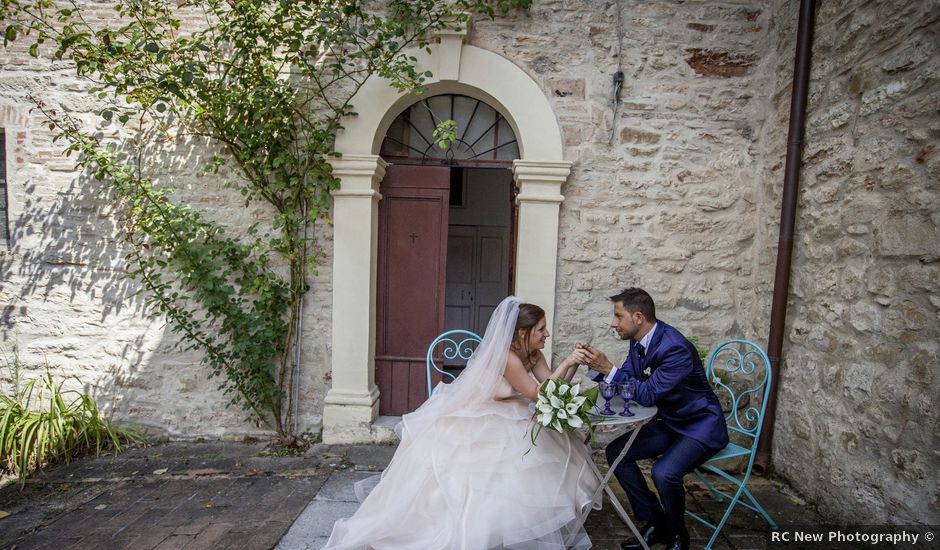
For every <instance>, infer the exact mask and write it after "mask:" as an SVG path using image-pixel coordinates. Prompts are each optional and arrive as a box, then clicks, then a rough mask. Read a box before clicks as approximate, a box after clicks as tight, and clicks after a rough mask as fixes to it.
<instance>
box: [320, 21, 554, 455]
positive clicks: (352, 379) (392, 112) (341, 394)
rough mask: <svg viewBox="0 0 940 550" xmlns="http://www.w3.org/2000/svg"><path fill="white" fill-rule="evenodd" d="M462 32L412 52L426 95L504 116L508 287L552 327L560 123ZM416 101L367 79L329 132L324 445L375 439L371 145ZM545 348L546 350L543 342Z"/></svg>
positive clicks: (374, 159) (514, 70) (374, 172)
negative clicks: (508, 135) (513, 226)
mask: <svg viewBox="0 0 940 550" xmlns="http://www.w3.org/2000/svg"><path fill="white" fill-rule="evenodd" d="M465 36H466V31H448V32H442V33H439V38H440V42H439V43H438V44H435V45H433V46H432V47H431V52H430V53H428V52H426V51H424V50H421V51H414V52H412V55H414V56H415V57H416V58H417V59H418V70H419V71H424V70H430V71H432V73H433V74H434V80H432V81H431V82H429V83H428V85H427V90H428V91H427V94H428V95H436V94H444V93H455V94H463V95H467V96H470V97H474V98H477V99H480V100H482V101H484V102H486V103H488V104H490V105H491V106H493V107H495V108H497V109H499V110H500V111H501V112H502V113H503V114H504V116H506V118H507V119H508V120H509V123H510V125H511V126H512V129H513V131H514V132H515V134H516V138H517V140H518V143H519V152H520V156H521V158H520V159H518V160H516V161H514V162H513V178H514V180H515V184H516V186H517V187H518V189H519V193H518V195H517V199H516V200H517V206H518V211H519V221H518V235H517V239H518V241H517V242H518V244H517V254H516V265H515V274H516V294H517V295H519V296H521V297H524V298H525V299H527V300H531V301H532V302H534V303H537V304H539V305H541V306H542V307H543V308H545V311H546V314H547V316H548V319H547V321H548V324H549V326H553V325H552V323H553V319H554V309H555V281H556V260H557V254H558V212H559V206H560V204H561V202H562V201H563V200H564V197H563V196H562V195H561V185H562V184H563V183H564V182H565V181H566V180H567V178H568V175H569V174H570V173H571V162H568V161H565V160H564V158H563V149H562V136H561V131H560V129H559V127H558V122H557V120H556V118H555V113H554V112H553V111H552V108H551V105H550V104H549V102H548V99H547V98H546V97H545V94H544V93H543V92H542V90H541V88H540V87H539V85H538V84H537V83H536V82H535V81H534V80H532V79H531V78H530V77H529V76H528V75H527V74H526V73H525V72H524V71H522V69H520V68H519V67H517V66H516V65H514V64H513V63H512V62H510V61H509V60H507V59H506V58H504V57H501V56H499V55H497V54H495V53H492V52H489V51H486V50H484V49H481V48H477V47H474V46H469V45H466V44H464V43H463V41H464V38H465ZM418 99H419V98H418V97H417V96H415V95H413V94H401V93H399V92H398V91H396V90H395V89H394V88H392V87H391V86H389V85H388V83H387V82H385V81H383V80H381V79H378V78H376V79H372V80H369V81H368V82H367V83H366V84H365V85H364V86H363V87H362V88H361V89H360V91H359V93H358V94H357V96H356V98H355V99H354V103H355V106H356V110H357V112H358V116H356V117H354V118H351V119H349V120H348V121H347V122H346V127H345V130H344V131H342V132H341V133H340V134H339V135H338V136H337V139H336V150H337V151H338V152H340V153H342V155H343V156H342V157H341V158H338V159H335V160H333V161H331V163H332V165H333V172H334V174H336V176H337V177H338V178H339V179H340V182H341V184H340V188H339V189H338V190H336V191H334V192H333V201H334V204H333V220H334V224H333V250H334V255H333V281H334V283H333V312H332V316H333V326H332V380H333V386H332V388H331V389H330V390H329V392H328V393H327V395H326V399H325V404H324V409H323V440H324V441H325V442H327V443H349V442H363V441H373V440H376V439H377V438H381V437H382V436H381V434H380V433H379V432H377V431H376V430H375V429H373V422H374V421H375V419H376V417H377V415H378V399H379V392H378V388H377V387H376V385H375V372H374V370H375V369H374V357H375V331H376V267H377V262H376V260H377V258H376V256H377V250H378V245H377V243H378V203H379V201H380V200H381V199H382V196H381V194H380V193H379V184H380V182H381V181H382V178H383V176H384V175H385V167H386V163H385V161H384V160H382V159H381V158H380V157H379V156H378V152H379V148H380V147H381V143H382V139H383V137H384V136H385V133H386V131H387V130H388V128H389V126H390V125H391V123H392V121H393V120H394V119H395V117H396V116H398V114H399V113H401V112H402V111H403V110H404V109H406V108H407V107H408V106H410V105H411V104H413V103H414V102H415V101H417V100H418ZM366 320H368V323H367V322H366ZM546 352H547V354H548V357H551V341H549V342H547V343H546ZM386 433H387V432H386Z"/></svg>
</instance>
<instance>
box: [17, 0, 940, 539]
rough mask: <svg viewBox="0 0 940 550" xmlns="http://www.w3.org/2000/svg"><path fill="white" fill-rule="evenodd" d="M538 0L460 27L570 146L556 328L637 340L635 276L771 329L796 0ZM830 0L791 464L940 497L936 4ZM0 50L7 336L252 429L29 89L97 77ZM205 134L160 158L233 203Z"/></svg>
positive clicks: (215, 197)
mask: <svg viewBox="0 0 940 550" xmlns="http://www.w3.org/2000/svg"><path fill="white" fill-rule="evenodd" d="M533 4H534V5H533V6H532V8H531V10H530V11H529V13H527V14H516V15H512V16H510V17H508V18H505V19H497V20H496V21H489V20H486V19H482V18H481V19H479V20H478V21H476V23H475V25H474V27H473V29H472V30H471V32H470V36H469V39H468V40H469V42H470V43H471V44H473V45H476V46H480V47H482V48H485V49H488V50H491V51H494V52H496V53H498V54H500V55H503V56H505V57H506V58H508V59H510V60H511V61H512V62H514V63H515V64H516V65H518V66H519V67H521V68H522V69H523V70H524V71H526V72H527V73H528V74H529V75H530V76H531V77H532V78H533V79H534V80H535V81H536V82H537V83H539V84H540V85H541V86H542V88H543V90H544V92H545V94H546V95H547V96H548V97H549V98H550V99H551V102H552V105H553V107H554V109H555V110H556V113H557V116H558V120H559V122H560V124H561V127H562V131H563V134H564V138H565V155H566V157H567V158H568V159H569V160H571V161H573V162H574V168H573V173H572V175H571V177H570V179H569V181H568V183H567V184H566V185H565V187H564V188H563V193H564V195H565V196H566V200H565V202H564V203H563V204H562V207H561V235H560V250H559V260H558V293H557V309H556V312H555V319H556V322H555V327H554V330H555V339H554V340H555V347H556V352H557V353H563V352H564V351H565V350H566V349H567V348H569V347H570V346H571V345H572V344H573V343H574V342H576V341H591V342H593V343H594V344H595V345H597V346H598V347H600V348H601V349H603V350H605V351H606V352H608V354H609V355H610V356H611V358H612V359H615V360H616V359H619V358H621V357H622V356H623V353H624V347H623V344H622V343H618V342H616V341H615V340H614V339H613V338H612V337H611V336H610V335H609V332H608V330H607V329H606V326H607V323H608V321H609V315H610V303H609V301H608V300H607V297H608V296H610V295H611V294H613V293H615V292H616V291H618V290H620V289H622V288H623V287H626V286H633V285H639V286H643V287H645V288H647V289H648V290H649V291H650V292H651V293H652V294H653V296H654V298H655V299H656V301H657V304H658V306H659V307H658V312H659V316H660V317H661V318H662V319H663V320H665V321H667V322H669V323H671V324H673V325H676V326H677V327H679V328H680V329H681V330H683V331H684V332H685V333H686V334H687V335H689V336H697V337H698V338H699V339H700V340H701V341H702V343H703V344H704V345H706V346H713V345H715V344H716V343H718V342H720V341H722V340H724V339H727V338H730V337H746V338H750V339H753V340H755V341H757V342H759V343H760V344H762V345H764V344H766V335H767V329H768V323H769V312H770V296H771V291H772V287H773V269H774V261H775V254H776V243H777V231H778V225H777V224H778V220H779V216H780V212H779V209H780V191H781V187H782V182H783V161H784V156H785V151H786V138H787V136H786V128H787V118H788V110H789V100H790V88H789V86H790V79H791V77H792V63H793V52H794V43H795V36H796V11H797V5H798V2H796V1H795V0H793V1H783V0H774V1H772V2H753V1H750V0H727V1H719V2H705V1H697V2H678V1H666V0H660V1H655V0H654V1H644V2H636V1H627V0H623V1H622V2H621V4H620V5H621V7H622V11H621V16H622V17H621V23H620V24H618V18H617V5H618V4H617V3H615V2H596V1H594V0H536V1H535V2H534V3H533ZM821 5H822V7H821V9H820V12H819V14H818V18H817V32H816V41H815V46H814V61H813V83H812V88H811V98H810V111H809V120H808V127H807V139H806V149H805V153H804V163H805V171H804V173H803V179H802V190H801V196H800V211H799V219H798V222H797V232H798V237H797V239H796V244H795V251H794V265H793V281H792V288H791V300H790V310H789V315H788V320H789V322H788V325H787V339H786V341H785V346H784V363H783V365H782V369H781V384H780V400H779V409H778V411H779V412H778V417H777V427H776V444H775V448H774V462H773V464H774V467H775V469H776V470H777V471H778V472H780V473H782V474H783V475H784V476H786V477H788V478H789V479H791V480H792V481H793V482H794V484H795V485H796V487H797V488H798V489H799V490H800V491H802V492H803V493H804V494H805V495H807V496H808V497H809V498H810V499H811V500H813V501H814V502H817V503H818V504H819V506H820V507H821V509H822V510H823V511H824V512H826V514H827V515H830V516H832V517H837V518H840V519H846V520H849V519H851V520H853V521H855V522H858V521H860V520H864V521H868V522H881V521H892V522H894V521H896V522H933V523H937V522H938V517H937V513H936V510H937V509H938V500H940V498H938V487H937V484H936V481H935V477H936V476H935V475H933V473H934V472H935V471H936V469H937V468H938V466H940V464H938V448H940V447H938V445H937V434H938V431H940V430H938V428H940V423H938V413H937V412H936V404H937V401H938V399H937V397H938V395H937V387H938V386H937V383H936V375H935V373H934V371H935V370H936V366H937V355H938V347H940V345H938V343H937V342H938V341H940V338H938V336H940V335H938V332H940V329H938V326H940V323H938V320H940V317H938V315H940V313H938V311H940V299H938V297H937V296H938V295H940V293H938V281H940V272H938V270H940V268H938V266H940V262H938V260H940V248H938V244H937V243H938V242H940V235H938V230H937V227H938V224H940V211H938V206H937V205H938V204H940V201H938V183H937V182H938V181H940V152H938V151H937V148H936V144H937V138H938V133H940V123H938V119H937V113H936V106H937V100H938V92H937V85H936V84H937V76H936V75H937V68H938V59H940V56H938V55H937V53H938V52H937V36H936V30H935V29H936V28H937V24H936V23H937V19H938V16H937V10H936V8H933V11H931V10H930V8H929V6H930V5H931V3H922V2H917V1H915V0H898V1H894V2H858V1H856V2H824V3H821ZM0 56H2V59H3V69H2V70H0V124H2V126H3V127H5V128H6V130H7V153H8V168H9V171H8V174H9V175H8V178H9V186H10V187H9V188H10V193H11V197H10V199H11V224H12V227H11V229H12V231H11V232H12V236H13V238H12V247H11V248H10V249H9V250H8V251H3V252H0V277H2V279H0V315H2V327H3V336H2V344H0V345H2V346H3V348H4V349H5V350H6V351H7V353H8V355H9V350H10V346H11V345H12V344H13V343H14V342H16V343H17V344H18V346H19V350H20V352H19V353H20V359H21V360H23V361H24V362H25V363H26V364H27V365H28V366H29V367H30V368H31V369H33V370H34V371H36V370H38V369H41V368H42V367H41V365H42V364H43V363H44V362H45V361H48V363H49V364H51V365H54V366H55V369H56V372H57V373H59V374H63V375H69V374H76V375H79V376H80V377H81V378H82V380H83V381H84V382H85V383H86V384H87V385H88V386H89V388H90V389H91V391H92V393H94V394H95V395H96V396H98V397H99V399H100V400H101V401H102V402H103V403H104V404H105V405H107V406H108V407H109V409H110V410H113V411H114V412H115V414H116V415H117V417H118V418H121V419H124V420H132V421H135V422H139V423H144V424H149V425H153V426H160V427H161V428H162V429H165V431H166V432H167V433H168V434H170V435H172V436H174V437H197V436H223V437H225V436H238V435H242V434H250V433H257V431H256V429H255V428H254V427H252V426H249V425H246V424H245V423H244V421H243V415H242V414H241V412H240V411H238V410H235V409H226V408H225V407H224V403H225V399H224V398H223V397H222V396H221V395H220V394H219V392H218V391H216V390H215V385H216V384H215V383H214V382H213V381H211V380H207V379H206V377H205V370H204V369H202V368H200V367H199V366H198V365H197V363H198V359H199V358H198V357H197V356H194V355H192V354H188V353H183V352H180V351H178V350H177V349H176V348H175V347H174V345H175V344H176V343H177V341H176V339H175V336H174V335H173V334H172V333H169V332H168V331H167V330H166V328H165V327H164V325H163V322H162V321H161V320H159V319H150V318H148V317H147V316H146V312H145V311H144V309H143V304H142V303H141V302H140V300H139V299H138V298H134V297H132V295H133V291H134V290H135V288H134V287H133V285H132V284H130V283H128V282H127V281H126V280H124V279H123V278H122V277H121V257H122V254H123V252H124V249H123V247H122V245H121V243H120V242H119V241H118V240H117V238H116V231H115V229H116V226H115V223H116V220H115V218H114V214H113V212H111V210H110V209H109V206H108V203H107V201H106V200H104V199H102V198H101V197H99V196H97V195H96V193H95V186H94V182H93V181H90V180H89V179H88V177H87V175H85V174H79V173H76V172H75V171H74V169H73V167H72V164H71V162H69V161H67V160H64V159H63V158H61V157H60V156H59V151H60V147H59V146H57V145H53V144H51V142H50V138H51V135H50V133H49V132H48V131H47V130H46V129H45V127H44V125H43V124H42V121H41V119H40V117H39V116H38V115H36V114H35V113H32V114H31V113H30V112H29V102H28V101H27V100H26V94H27V93H28V92H33V93H34V94H36V95H38V96H39V97H40V98H42V99H43V100H45V101H46V102H47V103H54V104H57V105H61V106H63V107H64V108H65V109H66V110H68V111H69V112H71V113H72V114H74V115H76V116H80V117H82V118H83V119H84V120H86V121H87V122H88V123H89V124H90V125H95V124H99V125H100V123H99V122H98V117H97V116H96V115H94V112H95V110H96V105H95V104H94V102H93V101H92V100H91V99H90V98H89V96H88V95H87V94H86V93H85V92H84V84H82V83H80V82H78V81H77V80H75V79H74V77H73V71H72V70H71V69H70V68H68V67H67V66H65V65H60V66H57V67H56V68H55V69H53V70H50V69H49V68H48V67H47V66H46V65H44V64H43V62H39V61H35V60H32V59H31V58H29V57H28V56H27V55H26V52H25V45H24V44H18V45H16V46H14V47H12V48H8V49H5V50H3V51H2V52H0ZM618 68H619V69H621V70H623V72H624V74H625V83H624V86H623V90H622V92H621V94H620V97H621V102H620V104H619V105H617V106H614V105H613V104H612V103H611V89H612V76H613V74H614V73H615V72H616V71H617V70H618ZM99 129H100V130H101V131H102V132H104V133H106V134H108V135H113V136H114V137H115V138H118V137H119V134H118V132H117V131H116V130H115V128H114V127H111V126H108V125H104V126H99ZM191 145H192V144H191V143H165V144H158V145H155V147H159V148H160V150H161V151H163V153H162V155H160V156H157V157H155V158H156V160H157V165H158V166H160V167H161V168H160V171H159V173H160V174H161V178H163V179H164V180H165V181H167V182H168V183H169V184H172V185H175V186H176V187H177V188H179V189H180V192H181V193H186V194H188V195H189V196H191V197H192V198H193V199H194V201H195V202H196V203H197V204H199V205H200V206H202V207H204V208H205V211H206V212H208V213H209V215H210V216H217V217H218V219H229V220H230V219H232V218H233V216H231V215H230V213H231V212H240V210H238V204H239V200H238V199H237V198H235V197H232V196H231V195H230V194H229V192H228V191H227V190H226V189H225V188H224V187H223V186H222V185H221V183H220V182H219V181H207V180H206V179H205V178H197V177H195V176H194V175H193V174H194V173H195V172H196V166H198V161H199V158H200V157H201V156H202V155H204V154H205V150H204V149H202V148H200V147H192V146H191ZM265 215H266V213H265V212H263V211H257V212H252V213H248V214H246V217H247V218H248V219H246V220H233V227H238V226H240V225H241V224H242V223H247V222H248V220H249V219H257V218H259V217H263V216H265ZM319 231H320V232H321V235H322V236H323V239H324V241H323V242H324V245H325V246H326V248H327V252H328V255H327V257H326V259H325V263H324V265H323V267H322V268H321V271H320V274H319V276H318V277H317V278H316V280H315V281H314V284H313V289H314V290H313V291H312V292H311V294H310V295H309V297H308V300H307V304H306V306H307V315H306V316H305V319H304V332H303V334H304V349H303V357H304V360H303V365H304V371H303V379H302V382H301V387H300V390H301V397H302V401H301V406H300V411H301V415H302V422H301V425H302V426H303V427H309V428H312V429H314V430H315V429H316V428H317V427H318V425H319V423H320V413H321V411H322V400H323V396H324V394H325V391H326V389H327V388H328V387H329V384H330V379H329V373H330V368H331V365H330V349H329V342H330V304H331V294H330V293H331V286H330V285H331V281H332V278H331V273H330V258H331V256H330V252H331V251H330V247H331V242H330V237H331V235H330V230H329V227H328V226H324V227H321V228H319ZM350 337H356V336H355V335H350ZM5 375H6V373H4V376H5ZM4 380H5V379H4ZM924 486H926V488H925V489H922V488H921V487H924Z"/></svg>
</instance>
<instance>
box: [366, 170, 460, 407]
mask: <svg viewBox="0 0 940 550" xmlns="http://www.w3.org/2000/svg"><path fill="white" fill-rule="evenodd" d="M449 191H450V170H449V168H447V167H437V166H395V165H393V166H389V167H388V169H387V170H386V172H385V179H383V180H382V187H381V193H382V201H381V203H380V207H379V255H378V281H377V283H378V287H377V302H376V319H377V331H376V351H375V354H376V356H375V376H376V384H377V385H378V387H379V392H380V396H379V414H382V415H390V416H398V415H402V414H405V413H408V412H411V411H413V410H415V409H416V408H418V406H419V405H421V403H423V402H424V401H425V399H427V382H426V374H425V373H426V370H425V354H426V352H427V347H428V345H429V344H430V343H431V341H432V340H434V338H435V337H436V336H437V335H438V334H440V333H441V332H443V330H444V284H445V265H447V211H448V194H449ZM439 379H440V378H439V376H438V378H437V379H434V380H433V383H435V384H436V383H437V381H439Z"/></svg>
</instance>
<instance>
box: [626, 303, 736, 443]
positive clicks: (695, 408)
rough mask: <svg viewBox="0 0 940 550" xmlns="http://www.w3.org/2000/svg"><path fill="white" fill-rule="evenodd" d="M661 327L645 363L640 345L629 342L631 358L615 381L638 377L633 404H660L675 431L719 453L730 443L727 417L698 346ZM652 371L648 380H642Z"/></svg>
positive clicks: (676, 332) (673, 330) (679, 334)
mask: <svg viewBox="0 0 940 550" xmlns="http://www.w3.org/2000/svg"><path fill="white" fill-rule="evenodd" d="M658 323H659V324H658V325H657V327H656V331H655V332H654V333H653V338H652V340H651V341H650V344H649V349H647V350H646V357H645V359H640V357H639V355H638V354H637V350H636V344H637V343H636V342H635V341H633V340H630V353H629V354H627V359H626V361H624V363H623V365H622V366H621V367H620V369H619V370H618V371H617V374H616V375H615V377H614V380H613V382H622V381H626V380H627V379H628V378H629V377H631V376H632V377H633V378H636V381H637V382H636V393H635V397H634V398H633V399H634V401H636V402H637V403H639V404H640V405H644V406H650V405H656V406H657V407H658V408H659V412H658V414H657V417H658V418H659V419H661V420H662V422H664V423H665V424H666V426H667V427H668V428H670V429H671V430H673V431H675V432H677V433H680V434H682V435H684V436H687V437H691V438H692V439H695V440H697V441H700V442H702V443H703V444H705V445H706V446H708V447H710V448H713V449H715V450H720V449H722V448H724V446H725V445H727V444H728V427H727V425H726V424H725V416H724V413H723V412H722V410H721V403H720V402H719V401H718V396H716V395H715V392H714V391H712V388H711V386H710V385H709V384H708V380H707V379H706V377H705V369H704V368H703V367H702V360H701V359H699V356H698V352H697V351H696V350H695V346H693V345H692V343H691V342H689V341H688V340H687V339H686V338H685V336H683V335H682V333H680V332H679V331H678V330H676V329H675V328H673V327H672V326H670V325H667V324H666V323H664V322H662V321H658ZM647 368H648V369H649V370H650V376H649V377H648V378H647V377H646V376H644V375H643V371H644V370H646V369H647Z"/></svg>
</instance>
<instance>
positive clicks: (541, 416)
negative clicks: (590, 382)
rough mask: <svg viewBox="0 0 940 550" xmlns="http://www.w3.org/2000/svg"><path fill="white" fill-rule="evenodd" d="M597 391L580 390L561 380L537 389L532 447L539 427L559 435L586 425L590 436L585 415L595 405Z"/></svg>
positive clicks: (591, 427)
mask: <svg viewBox="0 0 940 550" xmlns="http://www.w3.org/2000/svg"><path fill="white" fill-rule="evenodd" d="M597 391H598V390H597V388H596V387H593V388H590V389H587V390H584V391H581V384H570V383H568V382H566V381H564V380H562V381H558V380H546V381H545V383H544V384H542V386H541V387H540V388H539V393H538V399H536V401H535V413H534V414H533V416H532V420H533V426H532V432H531V436H532V444H533V445H534V444H535V438H536V437H538V435H539V432H541V431H542V428H551V429H553V430H555V431H557V432H559V433H565V432H567V431H571V430H575V429H577V428H580V427H581V426H584V425H587V426H588V429H589V430H591V435H592V436H593V432H594V429H593V428H594V427H593V426H592V425H591V422H590V421H589V419H588V412H590V411H591V410H592V409H593V408H594V404H595V403H597Z"/></svg>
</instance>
